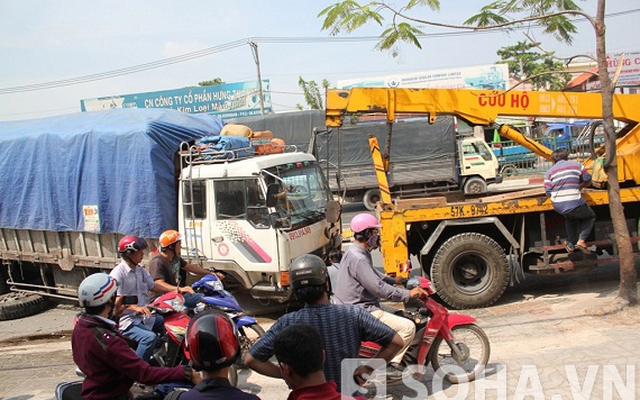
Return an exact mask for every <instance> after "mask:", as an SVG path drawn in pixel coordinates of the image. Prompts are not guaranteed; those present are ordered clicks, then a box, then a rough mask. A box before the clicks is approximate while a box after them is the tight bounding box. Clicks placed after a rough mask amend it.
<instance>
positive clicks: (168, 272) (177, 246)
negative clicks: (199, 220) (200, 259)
mask: <svg viewBox="0 0 640 400" xmlns="http://www.w3.org/2000/svg"><path fill="white" fill-rule="evenodd" d="M182 239H183V237H182V234H180V232H178V231H175V230H172V229H170V230H167V231H164V232H162V234H161V235H160V239H159V240H158V241H159V242H160V253H158V254H157V255H156V256H155V257H153V258H152V259H151V261H150V262H149V273H150V274H151V276H153V279H154V281H155V283H156V284H157V285H159V286H160V287H162V288H163V289H164V290H166V291H168V292H176V291H177V292H179V293H182V296H183V297H184V305H185V307H187V308H194V307H195V306H196V305H197V304H198V303H199V302H200V300H202V298H203V297H204V295H203V294H202V293H194V291H193V288H191V286H189V285H187V284H186V280H187V272H191V273H193V274H196V275H207V274H209V273H211V272H210V271H208V270H206V269H204V268H201V267H199V266H197V265H195V264H191V263H188V262H187V260H185V259H184V258H182V257H181V256H180V251H181V250H182ZM216 275H217V276H218V278H220V279H222V278H224V275H223V274H222V273H220V272H216ZM181 285H182V286H181Z"/></svg>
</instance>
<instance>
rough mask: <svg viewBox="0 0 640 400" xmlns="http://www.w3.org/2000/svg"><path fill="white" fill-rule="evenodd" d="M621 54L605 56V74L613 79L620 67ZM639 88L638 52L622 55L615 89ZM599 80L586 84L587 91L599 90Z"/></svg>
mask: <svg viewBox="0 0 640 400" xmlns="http://www.w3.org/2000/svg"><path fill="white" fill-rule="evenodd" d="M621 55H622V53H615V54H607V72H608V73H609V76H610V77H611V78H613V76H614V75H615V73H616V70H617V69H618V65H620V56H621ZM626 86H640V51H636V52H629V53H624V60H623V61H622V68H621V69H620V76H618V82H617V83H616V87H626ZM600 87H601V85H600V80H599V79H598V80H595V81H592V82H587V90H600Z"/></svg>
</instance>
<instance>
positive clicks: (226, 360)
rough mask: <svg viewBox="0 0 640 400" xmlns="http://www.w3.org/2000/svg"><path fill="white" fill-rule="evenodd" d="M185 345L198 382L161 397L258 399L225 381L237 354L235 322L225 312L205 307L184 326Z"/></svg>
mask: <svg viewBox="0 0 640 400" xmlns="http://www.w3.org/2000/svg"><path fill="white" fill-rule="evenodd" d="M185 340H186V342H185V343H186V346H187V349H188V350H189V354H191V362H192V363H193V367H194V368H195V369H196V370H198V371H202V374H203V379H202V382H200V383H199V384H197V385H196V386H195V387H194V388H193V389H190V390H189V391H187V392H172V393H170V394H169V395H167V397H165V400H174V399H180V400H260V398H259V397H258V396H256V395H254V394H250V393H245V392H243V391H242V390H240V389H238V388H235V387H233V386H231V384H230V383H229V379H228V378H227V377H228V376H229V367H230V366H231V365H232V364H233V363H235V362H236V360H237V359H238V357H240V341H239V339H238V334H237V332H236V326H235V324H234V323H233V321H231V320H230V319H229V317H227V315H226V314H224V313H222V312H220V311H217V310H207V311H205V312H202V313H200V314H197V315H196V316H195V317H194V318H193V319H192V320H191V321H190V322H189V326H188V327H187V335H186V339H185Z"/></svg>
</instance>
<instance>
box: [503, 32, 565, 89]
mask: <svg viewBox="0 0 640 400" xmlns="http://www.w3.org/2000/svg"><path fill="white" fill-rule="evenodd" d="M539 45H540V44H539V43H529V42H518V43H517V44H516V45H515V46H506V47H502V48H500V49H498V52H497V53H498V55H499V56H500V58H501V59H502V61H506V62H507V64H508V65H509V71H510V72H511V75H512V76H514V77H516V78H518V79H519V80H523V79H528V81H529V82H530V83H531V86H533V89H534V90H540V89H545V90H561V89H562V88H564V86H565V85H566V84H567V82H569V74H567V73H564V72H561V71H563V69H564V64H563V63H562V62H560V61H558V60H556V59H554V58H553V57H552V56H551V55H549V54H543V53H539V52H537V51H534V50H533V49H534V48H536V47H537V46H539ZM552 72H557V73H552Z"/></svg>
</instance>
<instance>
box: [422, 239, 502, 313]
mask: <svg viewBox="0 0 640 400" xmlns="http://www.w3.org/2000/svg"><path fill="white" fill-rule="evenodd" d="M431 279H432V281H433V284H434V285H435V288H436V292H437V293H438V296H439V297H440V298H441V299H442V301H444V302H445V303H447V304H448V305H450V306H451V307H453V308H458V309H460V308H476V307H486V306H488V305H491V304H493V303H494V302H495V301H496V300H498V299H499V298H500V296H501V295H502V293H503V292H504V290H505V289H506V287H507V283H509V265H508V264H507V257H506V255H505V253H504V250H503V249H502V247H500V245H499V244H498V243H496V241H495V240H493V239H491V238H490V237H488V236H485V235H482V234H480V233H475V232H469V233H461V234H458V235H455V236H453V237H451V238H449V239H448V240H447V241H446V242H444V243H443V244H442V246H440V248H439V249H438V251H437V252H436V255H435V257H434V259H433V263H432V264H431Z"/></svg>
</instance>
